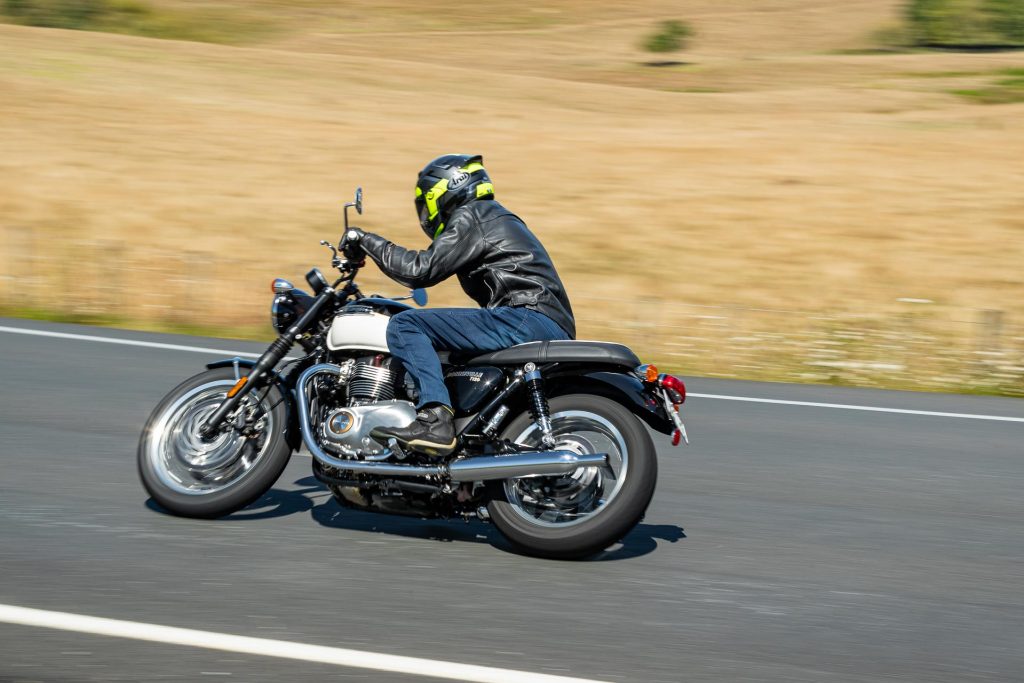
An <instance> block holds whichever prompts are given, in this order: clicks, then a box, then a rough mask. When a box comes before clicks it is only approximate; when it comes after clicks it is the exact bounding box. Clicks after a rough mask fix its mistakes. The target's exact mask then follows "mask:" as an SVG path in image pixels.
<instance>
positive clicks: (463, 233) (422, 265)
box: [360, 200, 576, 339]
mask: <svg viewBox="0 0 1024 683" xmlns="http://www.w3.org/2000/svg"><path fill="white" fill-rule="evenodd" d="M360 246H362V247H363V249H364V250H365V251H366V253H367V255H368V256H369V257H370V258H371V259H373V260H374V262H375V263H376V264H377V265H378V266H380V269H381V270H382V271H383V272H384V274H385V275H387V276H388V277H390V278H391V279H393V280H396V281H397V282H399V283H401V284H403V285H405V286H406V287H430V286H431V285H436V284H437V283H438V282H441V281H442V280H445V279H447V278H449V277H451V276H452V275H457V276H458V278H459V283H460V284H461V285H462V289H463V290H465V292H466V294H468V295H469V296H470V298H472V299H473V300H474V301H476V302H477V303H478V304H480V305H481V306H483V307H486V308H495V307H497V306H523V307H525V308H530V309H533V310H535V311H538V312H539V313H543V314H544V315H546V316H548V317H549V318H551V319H552V320H554V321H555V322H556V323H558V326H559V327H561V328H562V329H563V330H565V331H566V333H568V334H569V336H570V337H572V338H574V339H575V338H576V322H575V320H574V319H573V315H572V307H571V306H570V305H569V297H568V296H566V294H565V287H564V286H562V281H561V280H560V279H559V278H558V273H556V272H555V266H554V264H552V263H551V257H550V256H548V253H547V251H545V250H544V247H543V245H541V243H540V240H538V239H537V238H536V237H535V236H534V234H533V233H532V232H530V230H529V228H527V227H526V224H525V223H523V221H522V220H520V219H519V217H518V216H516V215H515V214H513V213H511V212H510V211H509V210H508V209H506V208H505V207H503V206H502V205H501V204H499V203H498V202H496V201H494V200H478V201H472V202H470V203H469V204H466V205H465V206H462V207H459V208H458V209H456V210H455V212H454V213H453V214H452V216H451V218H449V220H448V222H447V223H446V225H445V228H444V231H443V232H442V233H441V234H440V235H439V236H438V237H437V239H435V240H434V242H433V244H431V245H430V248H429V249H425V250H423V251H412V250H409V249H405V248H404V247H400V246H398V245H397V244H395V243H393V242H389V241H388V240H386V239H384V238H383V237H381V236H380V235H375V234H373V233H372V232H367V233H364V234H363V237H362V239H361V240H360Z"/></svg>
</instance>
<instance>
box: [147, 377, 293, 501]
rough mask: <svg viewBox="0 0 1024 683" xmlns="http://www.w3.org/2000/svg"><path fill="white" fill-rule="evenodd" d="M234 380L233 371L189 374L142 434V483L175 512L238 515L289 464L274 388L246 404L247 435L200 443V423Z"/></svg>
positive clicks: (283, 415)
mask: <svg viewBox="0 0 1024 683" xmlns="http://www.w3.org/2000/svg"><path fill="white" fill-rule="evenodd" d="M235 381H236V380H235V373H234V370H233V369H232V368H215V369H213V370H208V371H206V372H202V373H200V374H198V375H195V376H194V377H190V378H189V379H187V380H185V381H184V382H182V383H181V384H179V385H178V386H177V387H175V388H174V389H173V390H171V392H170V393H169V394H167V396H165V397H164V399H163V400H162V401H161V402H160V403H159V405H157V407H156V408H155V409H154V410H153V413H152V414H151V415H150V417H149V420H148V421H147V422H146V426H145V427H144V428H143V430H142V436H141V438H140V439H139V450H138V467H139V477H140V478H141V479H142V485H143V486H144V487H145V489H146V491H147V492H148V493H149V495H150V496H152V497H153V500H155V501H156V502H157V503H159V504H160V505H161V506H162V507H164V508H165V509H167V510H168V511H170V512H172V513H174V514H176V515H180V516H182V517H199V518H207V519H208V518H214V517H222V516H224V515H227V514H230V513H232V512H235V511H237V510H240V509H242V508H244V507H246V506H247V505H249V504H250V503H252V502H253V501H255V500H256V499H257V498H259V497H260V496H262V495H263V494H264V493H266V492H267V490H268V489H269V488H270V487H271V486H273V485H274V482H275V481H277V478H278V477H279V476H281V472H282V471H283V470H284V468H285V466H286V465H287V464H288V459H289V457H290V456H291V448H290V446H289V445H288V443H287V440H286V438H285V432H286V430H287V426H288V422H287V420H288V406H287V403H286V401H285V398H284V396H282V393H281V390H280V389H279V388H278V387H277V386H276V385H272V386H271V387H270V388H269V389H268V388H261V389H258V390H253V391H252V392H251V393H250V394H249V395H248V396H246V397H245V399H243V405H244V406H245V409H246V411H247V412H248V413H249V414H250V417H251V419H250V421H249V424H248V431H249V433H250V435H249V436H243V435H242V434H240V433H239V432H237V431H235V430H233V429H232V430H229V431H228V432H225V433H222V434H220V435H218V436H217V437H216V438H215V439H213V440H212V441H210V442H204V441H203V440H201V439H200V438H199V436H198V433H197V429H198V427H199V425H200V424H202V423H203V421H204V420H205V419H206V418H207V417H209V415H211V414H212V413H213V411H214V410H215V409H216V408H217V406H218V405H219V404H220V402H221V401H223V400H224V398H225V396H226V395H227V391H228V389H230V388H231V387H232V385H234V384H235Z"/></svg>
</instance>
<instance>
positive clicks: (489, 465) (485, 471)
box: [295, 363, 608, 481]
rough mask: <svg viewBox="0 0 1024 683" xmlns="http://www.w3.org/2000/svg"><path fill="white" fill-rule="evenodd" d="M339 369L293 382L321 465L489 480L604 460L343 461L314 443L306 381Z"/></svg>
mask: <svg viewBox="0 0 1024 683" xmlns="http://www.w3.org/2000/svg"><path fill="white" fill-rule="evenodd" d="M339 371H340V368H339V367H338V366H337V365H332V364H330V363H320V364H317V365H314V366H312V367H310V368H307V369H306V370H305V372H303V373H302V374H301V375H300V376H299V379H298V381H297V382H296V383H295V394H296V395H295V399H296V400H295V402H296V404H297V408H298V412H299V414H298V419H299V429H300V431H301V432H302V441H303V443H305V445H306V448H308V449H309V452H310V453H311V454H312V455H313V457H314V458H315V459H316V460H317V462H319V463H320V464H321V465H324V466H326V467H333V468H334V469H338V470H344V471H346V472H358V473H362V474H375V475H378V476H384V477H442V478H445V479H448V478H450V479H452V480H453V481H491V480H493V479H511V478H513V477H545V476H552V475H557V474H569V473H570V472H573V471H575V470H576V469H577V468H579V467H600V466H602V465H605V464H606V463H607V462H608V455H607V454H606V453H590V454H584V455H578V454H576V453H573V452H572V451H543V452H540V453H514V454H511V455H482V456H477V457H471V458H463V459H461V460H456V461H454V462H452V463H448V464H439V465H428V466H422V465H400V464H397V463H393V462H381V461H366V460H346V459H343V458H336V457H334V456H333V455H330V454H328V453H326V452H325V451H324V450H323V449H322V448H320V445H319V444H318V443H317V442H316V436H315V435H314V434H313V429H312V428H311V427H310V426H309V396H308V395H307V394H306V384H307V382H309V379H310V378H311V377H312V376H313V375H317V374H320V373H326V374H338V372H339Z"/></svg>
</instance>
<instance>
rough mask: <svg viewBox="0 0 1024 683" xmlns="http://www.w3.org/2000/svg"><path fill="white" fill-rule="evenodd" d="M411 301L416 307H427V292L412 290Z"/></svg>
mask: <svg viewBox="0 0 1024 683" xmlns="http://www.w3.org/2000/svg"><path fill="white" fill-rule="evenodd" d="M412 300H413V301H414V302H415V303H416V305H417V306H426V305H427V290H425V289H414V290H412Z"/></svg>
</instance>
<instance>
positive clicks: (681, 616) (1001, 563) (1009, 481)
mask: <svg viewBox="0 0 1024 683" xmlns="http://www.w3.org/2000/svg"><path fill="white" fill-rule="evenodd" d="M0 326H10V327H17V328H30V329H36V330H43V331H58V332H63V333H70V334H82V335H95V336H101V337H106V338H120V339H129V340H143V341H149V342H153V343H170V344H177V345H183V346H196V347H203V348H212V349H226V350H246V351H250V352H259V351H260V350H261V349H260V346H259V345H253V344H247V343H244V342H235V341H227V340H216V339H202V338H191V337H178V336H172V335H155V334H145V333H139V332H126V331H115V330H101V329H96V328H85V327H76V326H70V325H56V324H48V323H33V322H29V321H21V320H9V319H7V320H4V319H0ZM217 355H218V354H216V353H205V352H189V351H186V350H176V349H168V348H153V347H138V346H131V345H115V344H108V343H102V342H96V341H89V340H81V339H72V338H55V337H48V336H28V335H24V334H15V333H10V332H0V377H2V391H0V549H2V550H0V604H2V605H17V606H22V607H31V608H37V609H43V610H53V611H58V612H66V613H72V614H79V615H89V616H94V617H108V618H113V619H122V620H130V621H136V622H143V623H146V624H157V625H164V626H176V627H183V628H190V629H201V630H205V631H213V632H217V633H224V634H237V635H246V636H257V637H261V638H268V639H273V640H277V641H289V642H306V643H313V644H317V645H324V646H331V647H336V648H349V649H354V650H360V651H367V652H374V653H386V654H394V655H406V656H411V657H419V658H423V659H426V660H442V661H446V662H460V663H466V664H477V665H483V666H487V667H495V668H498V669H510V670H517V671H530V672H537V673H544V674H556V675H561V676H574V677H581V678H586V679H595V680H602V681H631V682H632V681H636V682H650V683H654V682H658V681H671V682H678V681H687V682H691V681H693V682H699V681H808V682H810V681H814V682H820V681H851V682H853V681H879V680H889V679H893V678H896V679H899V680H908V681H930V682H931V681H964V680H968V679H969V680H978V681H1012V680H1021V679H1022V677H1024V495H1022V491H1024V422H1021V421H1017V422H1013V421H999V420H993V419H966V418H956V417H940V416H934V415H920V414H906V413H894V412H865V411H856V410H849V409H841V408H828V407H818V406H806V405H790V404H777V403H756V402H749V401H730V400H722V399H716V398H707V397H703V396H697V397H693V398H691V399H690V400H689V401H688V402H687V405H686V415H687V418H688V424H689V426H690V436H691V440H692V442H693V443H692V445H691V446H690V447H688V448H678V449H674V448H672V447H671V446H670V445H669V444H668V443H667V437H664V436H661V435H656V442H657V443H658V444H659V446H658V448H659V457H660V467H661V472H660V479H659V484H658V491H657V493H656V495H655V499H654V503H653V505H652V507H651V508H650V510H649V512H648V515H647V518H646V520H645V521H644V522H643V523H642V524H641V525H640V526H639V527H638V528H637V529H636V530H635V531H634V532H633V533H632V534H631V535H630V536H629V537H627V538H626V539H625V541H624V543H622V544H621V545H619V546H616V547H614V548H613V549H611V550H609V551H607V552H605V553H604V554H603V555H601V556H599V557H597V558H595V559H594V560H592V561H588V562H555V561H542V560H537V559H531V558H527V557H523V556H520V555H517V554H514V553H512V552H510V550H509V548H508V547H507V546H506V545H505V544H504V543H503V542H502V540H501V539H500V537H499V536H498V535H497V533H496V532H495V531H494V530H493V529H492V528H490V527H489V526H488V525H485V524H483V523H480V522H474V523H469V524H466V523H463V522H442V521H421V520H412V519H405V518H400V517H386V516H380V515H372V514H367V513H360V512H352V511H346V510H342V509H341V508H340V507H338V506H337V505H336V504H335V503H334V502H333V501H332V500H331V498H330V496H329V495H328V494H327V492H326V491H325V489H324V488H323V487H322V486H320V485H319V484H318V483H317V482H316V481H315V480H314V479H313V478H312V477H311V476H310V471H309V465H310V461H309V459H308V457H302V456H295V457H293V459H292V461H291V463H290V464H289V466H288V468H287V469H286V471H285V473H284V475H283V476H282V477H281V479H280V481H279V482H278V483H277V485H276V486H275V487H274V488H273V489H272V490H271V491H270V493H268V494H267V496H266V497H265V498H264V499H263V500H261V501H259V502H258V503H257V504H256V505H254V506H253V507H252V508H251V509H248V510H245V511H243V512H240V513H238V514H235V515H233V516H231V517H229V518H226V519H222V520H217V521H195V520H186V519H179V518H175V517H172V516H168V515H166V514H162V513H161V512H160V511H159V510H158V509H156V508H155V507H154V506H153V505H151V504H150V503H149V502H147V497H146V495H145V493H144V491H143V490H142V488H141V486H140V485H139V483H138V480H137V475H136V471H135V462H134V458H135V444H136V440H137V438H138V434H139V430H140V428H141V425H142V423H143V421H144V419H145V417H146V415H147V413H148V411H149V410H150V409H151V407H152V406H153V405H154V404H155V403H156V402H157V400H158V399H159V398H160V397H161V395H162V394H163V393H165V392H166V391H167V390H168V389H170V388H171V387H172V386H173V385H174V384H175V383H177V381H179V380H180V379H181V378H184V377H185V376H188V375H190V374H192V373H194V372H196V371H198V370H200V369H201V367H202V364H203V363H204V362H206V361H207V360H208V359H213V358H215V357H217ZM689 384H690V387H691V390H692V391H693V392H696V393H698V394H702V393H703V394H712V395H722V396H724V395H729V396H738V397H753V398H758V397H760V398H769V399H780V400H789V401H802V402H810V403H833V404H848V405H861V406H871V407H880V408H888V409H904V410H921V411H935V412H950V413H963V414H971V415H981V416H992V417H1000V416H1002V417H1016V418H1021V417H1024V401H1019V400H1013V399H999V398H985V397H962V396H951V395H924V394H913V393H900V392H883V391H869V390H854V389H839V388H829V387H809V386H787V385H781V384H775V385H773V384H759V383H749V382H726V381H714V380H709V379H699V378H694V379H692V380H690V382H689ZM425 671H426V669H425ZM220 678H224V679H227V680H244V681H281V680H289V681H350V680H372V681H391V680H394V681H409V682H410V683H412V682H421V681H432V680H439V679H436V678H431V676H429V675H425V676H418V675H406V674H397V673H393V672H386V671H381V670H375V669H373V668H357V667H354V666H339V665H328V664H311V663H308V662H300V661H292V660H288V659H281V658H278V657H269V656H258V655H252V654H239V653H236V652H227V651H221V650H209V649H201V648H196V647H189V646H183V645H172V644H166V643H154V642H144V641H140V640H136V639H133V638H113V637H109V636H102V635H93V634H87V633H78V632H70V631H65V630H53V629H43V628H36V627H29V626H25V625H18V624H12V623H0V680H2V681H62V682H64V681H75V682H77V681H141V680H153V681H202V680H209V679H220ZM510 680H511V679H510ZM526 680H529V679H528V678H527V679H526Z"/></svg>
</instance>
